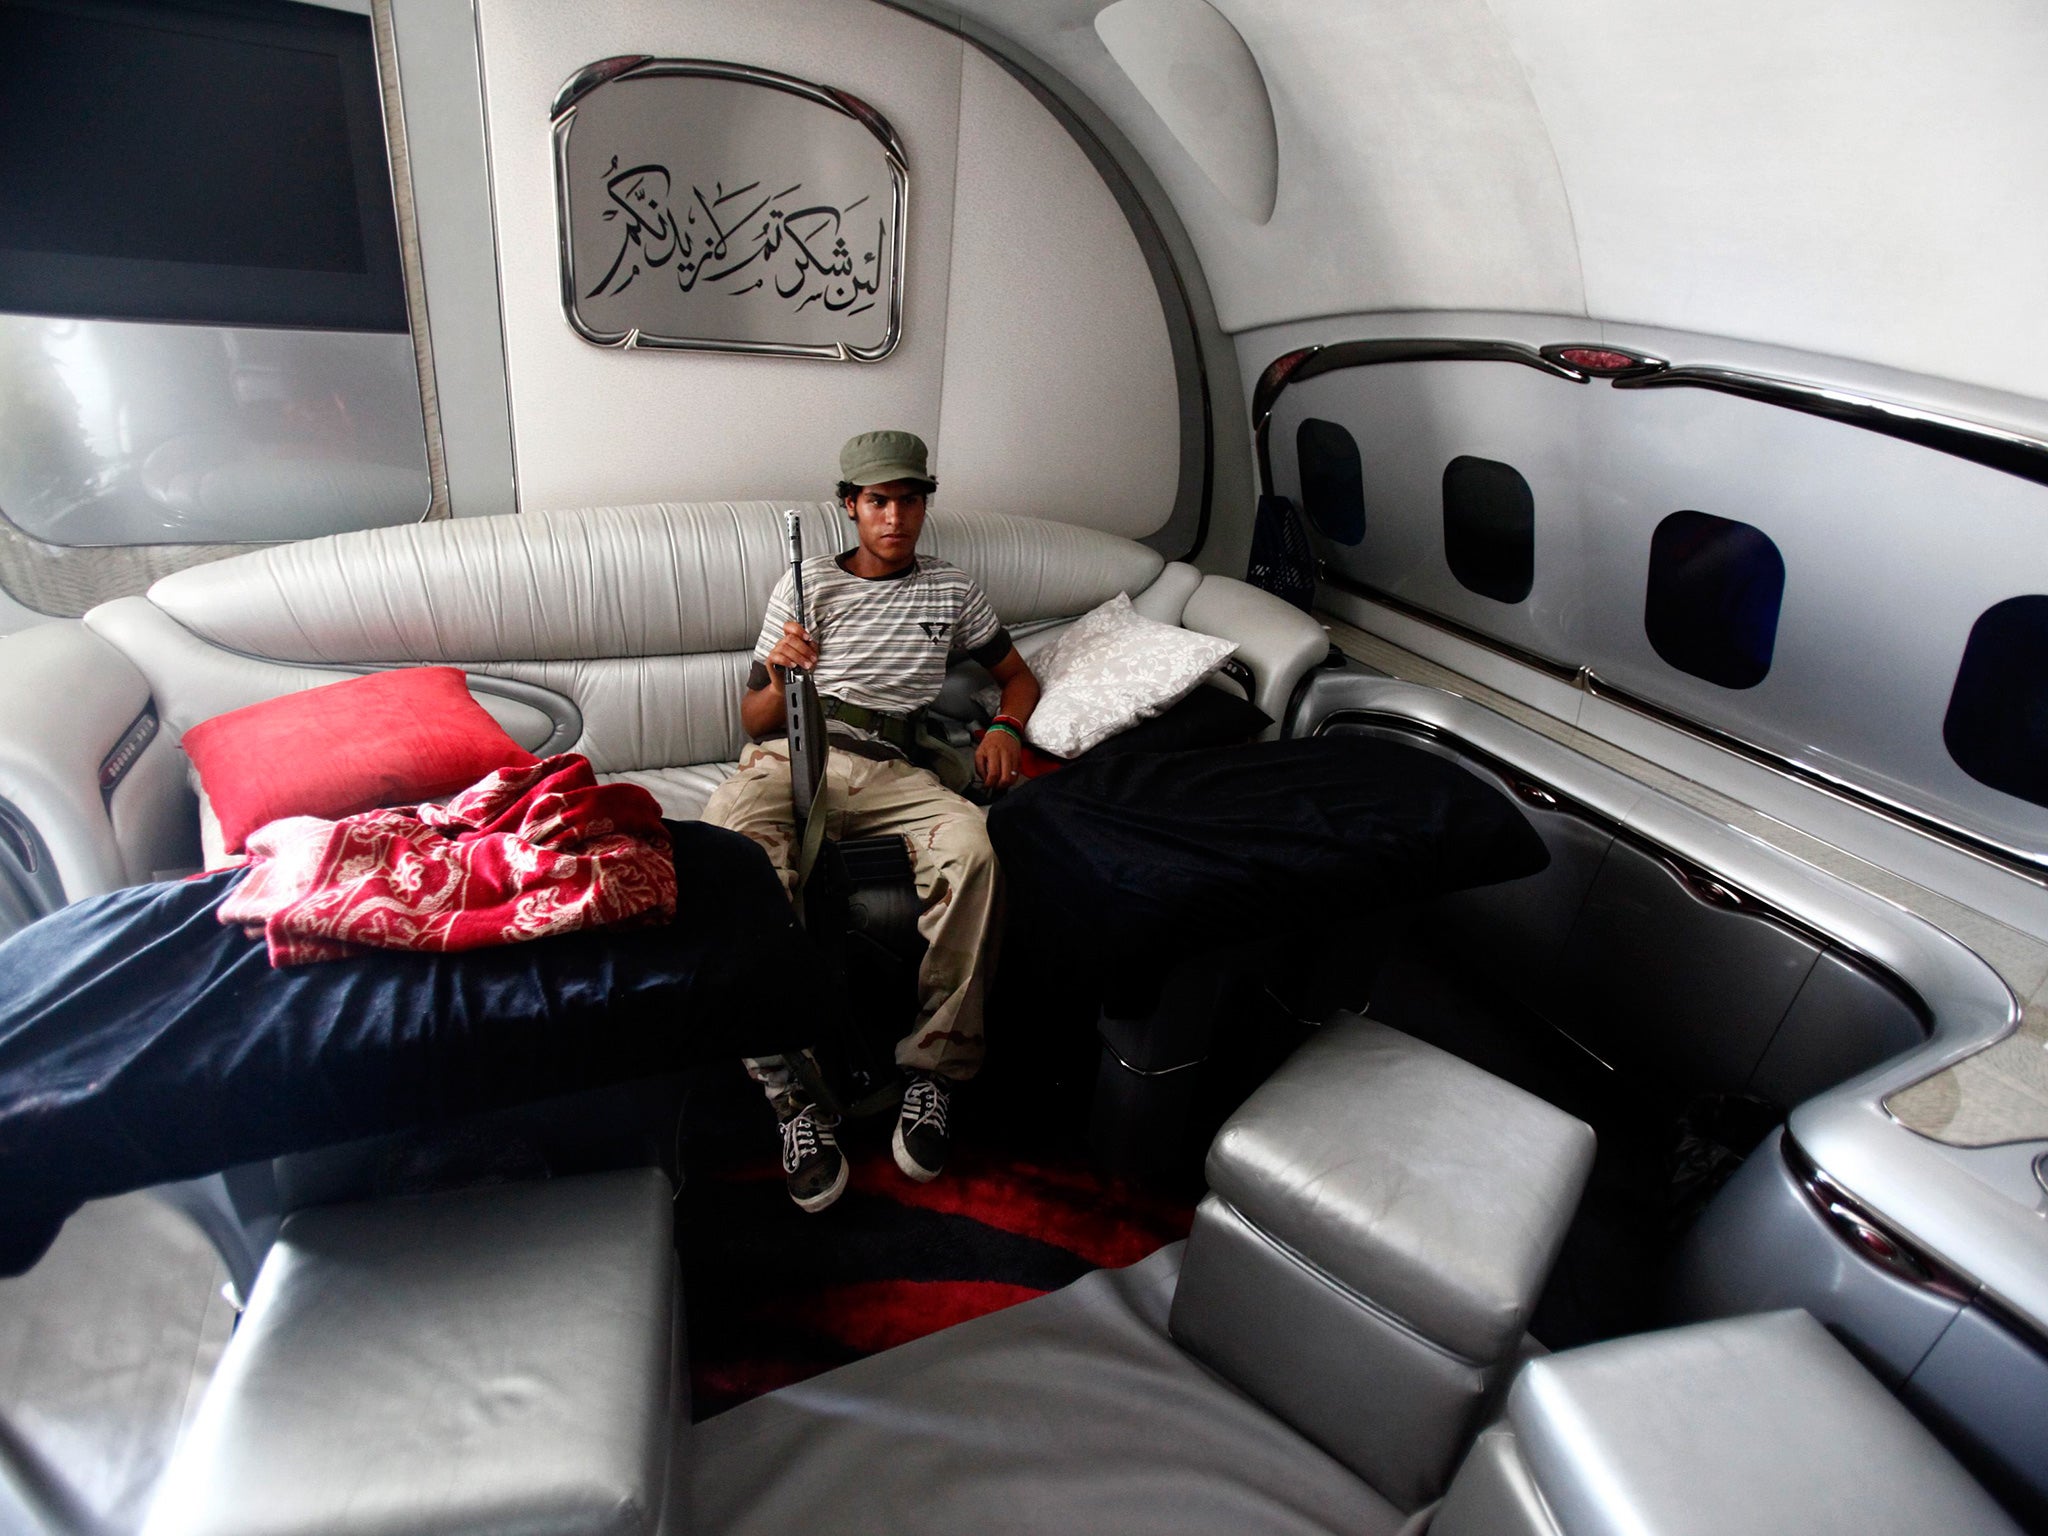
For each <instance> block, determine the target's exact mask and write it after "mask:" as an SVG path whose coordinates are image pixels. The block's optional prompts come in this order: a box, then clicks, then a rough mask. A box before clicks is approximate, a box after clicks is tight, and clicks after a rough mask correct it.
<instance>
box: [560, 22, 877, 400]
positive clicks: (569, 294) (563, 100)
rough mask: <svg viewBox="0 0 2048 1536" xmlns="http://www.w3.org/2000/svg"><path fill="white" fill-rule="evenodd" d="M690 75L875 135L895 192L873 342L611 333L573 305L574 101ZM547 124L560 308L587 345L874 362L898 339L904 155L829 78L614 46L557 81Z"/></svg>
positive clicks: (865, 108) (870, 111)
mask: <svg viewBox="0 0 2048 1536" xmlns="http://www.w3.org/2000/svg"><path fill="white" fill-rule="evenodd" d="M675 75H682V76H690V77H694V78H698V79H708V80H732V81H737V82H738V83H740V84H742V85H760V86H766V87H768V88H769V89H771V90H778V91H787V92H788V93H789V94H790V95H792V96H796V97H799V98H801V99H802V100H804V101H808V102H812V103H815V104H816V105H818V106H821V107H826V108H828V109H830V110H831V111H834V112H838V113H841V114H843V115H845V116H847V117H850V118H852V119H853V120H854V121H855V122H856V123H859V124H860V125H861V126H862V127H863V128H865V129H867V131H868V132H869V133H871V134H873V135H874V136H875V138H876V139H877V140H878V141H879V142H880V144H881V146H882V153H883V155H884V156H885V157H886V158H887V160H888V162H889V181H890V184H891V185H892V186H893V187H894V189H895V193H896V200H895V214H896V226H895V230H896V240H895V246H896V254H895V273H894V276H893V279H892V281H891V284H890V292H889V328H888V330H887V332H886V333H885V334H884V335H883V337H882V340H881V341H880V343H878V344H877V345H875V346H873V347H855V346H849V345H848V344H847V343H845V342H843V341H842V342H830V343H821V344H817V345H808V344H804V343H799V342H786V341H719V340H713V339H709V338H702V337H679V336H649V335H647V334H646V333H645V332H643V331H641V330H639V329H637V328H636V329H633V330H629V331H626V332H625V333H623V334H621V335H612V334H609V333H607V332H603V331H595V330H592V329H591V328H590V327H589V326H588V325H586V324H584V322H583V320H582V318H581V317H580V316H579V315H578V314H577V313H576V292H577V288H576V256H575V251H574V249H573V247H572V244H571V241H570V228H569V165H568V156H569V129H570V127H571V126H572V125H573V124H574V123H575V121H576V106H577V103H578V102H580V101H582V100H583V98H585V97H586V96H588V95H589V94H590V93H591V92H592V91H594V90H596V89H597V88H598V87H599V86H603V85H610V84H612V83H613V82H615V81H619V80H634V79H654V78H657V77H660V76H675ZM548 119H549V122H550V123H551V125H552V133H553V138H554V164H555V239H556V246H557V252H558V264H559V266H560V270H561V277H562V314H563V317H564V318H565V319H567V320H568V322H569V328H570V329H571V330H573V331H574V332H575V333H576V334H577V335H578V336H581V337H582V338H583V339H584V340H585V341H587V342H589V343H591V344H592V345H593V346H599V347H617V348H619V349H620V350H622V351H630V350H632V349H634V348H636V347H648V348H655V349H659V350H663V351H676V352H739V353H745V354H750V355H753V356H765V357H813V358H819V359H821V360H824V361H827V362H838V363H847V362H853V363H878V362H880V361H881V360H882V359H883V358H885V357H887V356H888V355H889V354H890V353H891V352H894V351H895V350H896V344H897V342H899V341H901V340H902V339H903V277H904V271H905V266H906V261H905V253H904V236H905V235H906V234H907V233H908V230H909V224H910V211H909V209H910V161H909V159H908V158H907V157H906V156H905V154H904V151H903V141H902V140H901V139H899V138H898V137H897V136H896V130H895V129H894V128H893V127H891V126H890V124H889V120H888V119H887V118H885V117H884V116H882V114H881V113H879V112H877V111H876V110H875V109H874V108H873V107H871V106H869V105H868V104H867V103H866V102H865V101H863V100H861V99H860V98H859V97H858V96H854V95H851V94H849V93H848V92H846V91H842V90H837V89H835V88H834V87H832V86H829V85H819V84H816V83H815V82H813V81H809V80H800V79H798V78H797V77H796V76H794V75H784V74H778V73H777V72H776V71H774V70H772V69H761V68H759V67H757V66H755V65H752V64H731V63H727V62H725V61H723V60H720V59H657V58H654V57H651V56H649V55H647V54H621V55H618V56H616V57H613V58H609V59H599V60H597V61H596V62H595V63H591V64H586V65H584V66H583V68H581V69H579V70H577V71H576V73H574V74H573V75H571V76H570V77H569V78H568V79H567V80H565V81H563V82H562V88H561V89H560V90H559V91H557V92H556V93H555V100H554V104H553V105H552V106H551V107H550V108H549V109H548Z"/></svg>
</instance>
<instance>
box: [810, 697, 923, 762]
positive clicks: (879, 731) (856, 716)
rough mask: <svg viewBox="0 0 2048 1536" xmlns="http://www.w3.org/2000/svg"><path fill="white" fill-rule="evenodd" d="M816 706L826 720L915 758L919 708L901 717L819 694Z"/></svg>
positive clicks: (919, 717)
mask: <svg viewBox="0 0 2048 1536" xmlns="http://www.w3.org/2000/svg"><path fill="white" fill-rule="evenodd" d="M818 703H819V704H820V705H821V706H822V707H823V709H824V711H825V718H826V719H827V720H837V721H839V722H840V723H841V724H844V725H850V726H852V727H853V728H854V729H855V730H857V731H866V732H868V733H869V734H870V735H872V736H875V737H877V738H879V739H880V740H882V741H886V742H887V743H888V744H889V745H890V746H892V747H894V748H895V749H896V750H897V751H899V752H901V753H902V754H903V755H904V756H905V757H914V756H915V755H916V753H917V746H918V736H919V734H920V733H921V732H922V731H923V730H924V711H923V710H922V709H913V710H912V711H910V713H908V714H905V715H892V714H890V713H889V712H888V711H887V710H882V709H869V708H868V707H867V706H866V705H864V704H849V703H848V702H847V701H846V700H844V699H835V698H833V697H832V695H831V694H829V693H826V694H820V695H819V696H818Z"/></svg>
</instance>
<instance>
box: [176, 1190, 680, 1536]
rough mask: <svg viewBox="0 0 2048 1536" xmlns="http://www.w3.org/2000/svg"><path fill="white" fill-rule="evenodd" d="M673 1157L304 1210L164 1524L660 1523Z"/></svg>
mask: <svg viewBox="0 0 2048 1536" xmlns="http://www.w3.org/2000/svg"><path fill="white" fill-rule="evenodd" d="M672 1220H673V1218H672V1214H671V1207H670V1203H669V1188H668V1183H667V1181H666V1180H665V1179H664V1178H663V1177H662V1176H661V1175H660V1174H659V1173H657V1172H656V1171H655V1170H653V1169H651V1168H642V1169H632V1170H628V1171H625V1172H620V1173H605V1174H595V1175H591V1176H588V1177H583V1178H571V1179H556V1180H550V1181H547V1182H542V1183H533V1184H513V1185H499V1186H495V1187H491V1188H486V1189H476V1190H463V1191H459V1192H454V1193H448V1194H437V1195H425V1196H421V1197H418V1198H414V1199H403V1200H381V1201H374V1202H365V1203H363V1204H358V1205H341V1206H328V1207H324V1208H319V1209H313V1210H305V1211H299V1212H297V1213H295V1214H294V1215H292V1216H291V1217H289V1218H287V1220H286V1221H285V1224H284V1227H283V1230H282V1232H281V1233H280V1234H279V1237H278V1240H277V1243H276V1245H275V1246H274V1247H273V1248H272V1250H271V1252H270V1256H269V1258H268V1259H267V1260H266V1261H265V1262H264V1265H263V1269H262V1271H261V1273H260V1274H259V1275H258V1277H257V1280H256V1286H255V1289H254V1291H253V1293H252V1294H251V1296H250V1298H249V1307H248V1310H247V1311H246V1312H245V1313H244V1314H243V1317H242V1321H241V1325H240V1327H239V1328H238V1329H237V1330H236V1332H235V1337H234V1339H233V1341H232V1342H231V1343H230V1344H229V1346H228V1348H227V1351H226V1353H225V1354H224V1355H223V1357H222V1359H221V1365H220V1369H219V1371H218V1373H217V1374H216V1375H215V1377H214V1379H213V1382H212V1384H211V1386H210V1387H209V1388H208V1390H207V1394H206V1397H205V1400H204V1401H203V1403H202V1404H201V1406H200V1409H199V1414H198V1417H197V1419H196V1421H195V1422H194V1425H193V1428H192V1431H191V1434H190V1435H189V1436H188V1438H187V1440H186V1442H185V1444H184V1445H183V1446H182V1447H180V1449H179V1451H178V1454H177V1456H176V1458H175V1459H174V1460H173V1462H172V1464H171V1468H170V1471H169V1472H168V1474H167V1475H166V1477H165V1481H164V1485H163V1488H162V1490H161V1491H160V1492H159V1494H158V1496H157V1499H156V1501H155V1503H154V1505H153V1507H152V1508H151V1511H150V1516H149V1520H148V1523H147V1525H146V1527H145V1531H146V1533H147V1536H314V1533H316V1532H317V1533H319V1536H471V1533H476V1536H482V1533H485V1532H492V1533H498V1532H508V1531H520V1532H533V1533H547V1536H599V1533H603V1536H643V1533H652V1532H654V1531H656V1530H658V1529H660V1522H661V1520H662V1518H663V1510H664V1506H665V1504H666V1503H667V1501H668V1490H669V1486H670V1482H671V1469H670V1454H671V1444H672V1442H673V1440H674V1438H675V1436H674V1431H673V1425H672V1419H673V1420H674V1421H675V1422H687V1419H688V1412H687V1409H685V1408H683V1407H682V1404H681V1401H680V1392H681V1388H680V1386H679V1385H678V1382H679V1375H678V1371H677V1353H678V1343H679V1339H678V1333H679V1330H678V1327H677V1323H676V1314H677V1305H678V1300H679V1298H678V1294H677V1289H676V1273H675V1270H676V1264H675V1248H674V1242H673V1227H672Z"/></svg>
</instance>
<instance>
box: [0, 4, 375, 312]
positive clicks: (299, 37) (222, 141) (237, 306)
mask: <svg viewBox="0 0 2048 1536" xmlns="http://www.w3.org/2000/svg"><path fill="white" fill-rule="evenodd" d="M0 59H5V60H6V61H7V80H6V85H5V87H4V89H0V310H5V311H13V312H16V313H24V314H41V315H67V316H78V317H91V318H101V319H124V320H168V321H186V322H194V323H200V324H209V325H240V326H300V327H309V328H315V329H321V330H355V331H402V330H404V329H406V310H405V290H404V284H403V281H402V278H401V276H400V271H399V258H398V237H397V229H396V224H395V221H394V218H393V214H392V204H391V177H390V171H389V167H388V164H387V161H386V156H385V140H384V126H383V110H382V98H381V95H380V92H379V90H378V85H377V66H376V53H375V49H374V46H373V44H372V41H371V35H370V23H369V19H368V18H367V17H364V16H357V15H351V14H348V13H346V12H342V11H334V10H328V9H325V8H323V7H320V6H312V5H296V4H291V3H288V0H184V3H153V0H0Z"/></svg>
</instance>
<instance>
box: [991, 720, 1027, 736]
mask: <svg viewBox="0 0 2048 1536" xmlns="http://www.w3.org/2000/svg"><path fill="white" fill-rule="evenodd" d="M989 724H991V725H1007V726H1009V727H1010V729H1011V730H1013V731H1016V732H1018V734H1019V739H1020V740H1021V739H1022V733H1023V730H1024V722H1023V721H1022V720H1019V719H1018V718H1017V717H1016V716H1015V715H997V716H996V717H995V719H993V720H991V721H990V722H989Z"/></svg>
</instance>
